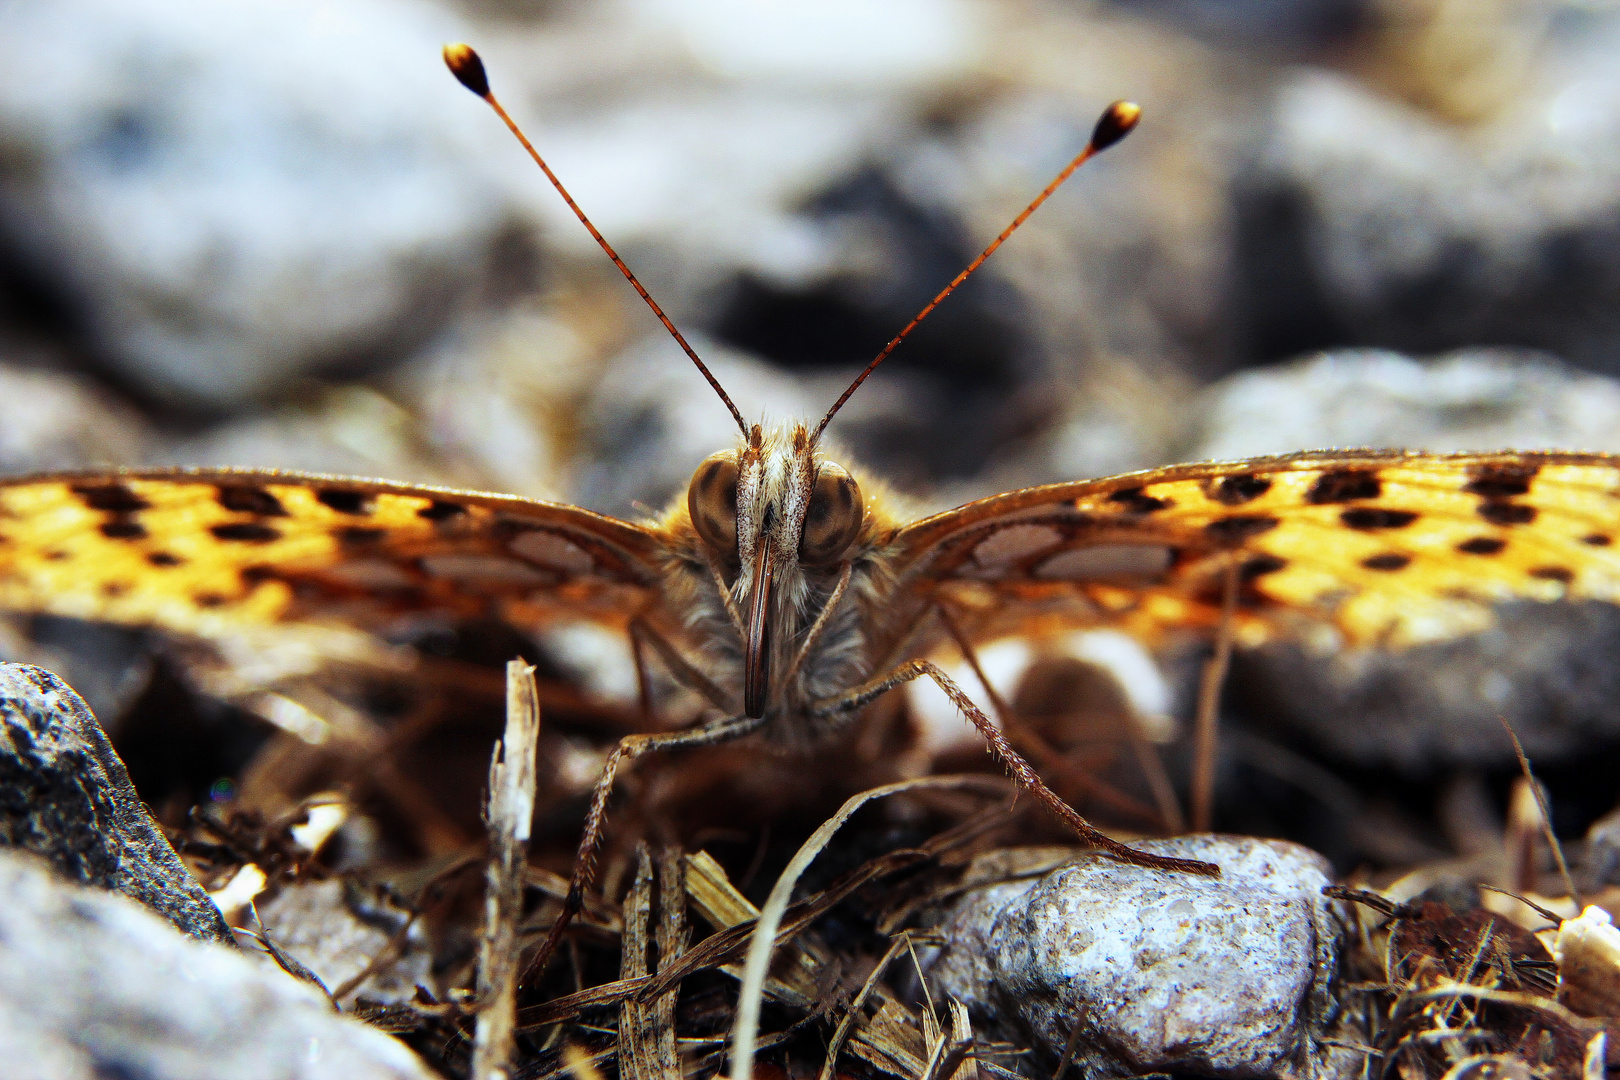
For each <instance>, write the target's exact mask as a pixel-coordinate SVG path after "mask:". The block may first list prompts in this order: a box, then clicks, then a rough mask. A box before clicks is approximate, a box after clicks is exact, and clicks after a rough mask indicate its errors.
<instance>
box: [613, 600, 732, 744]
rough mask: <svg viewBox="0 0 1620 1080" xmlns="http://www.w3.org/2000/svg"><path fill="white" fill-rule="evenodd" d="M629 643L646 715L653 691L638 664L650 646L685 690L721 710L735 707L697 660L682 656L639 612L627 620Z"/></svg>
mask: <svg viewBox="0 0 1620 1080" xmlns="http://www.w3.org/2000/svg"><path fill="white" fill-rule="evenodd" d="M630 646H631V650H632V652H633V653H634V654H635V657H636V677H637V679H638V680H640V681H641V691H642V695H643V700H644V702H645V708H646V710H647V715H648V717H649V718H651V716H652V695H651V690H650V688H649V687H648V686H647V683H646V680H645V676H644V675H643V673H642V668H641V656H642V649H643V648H644V647H649V646H650V647H651V648H652V651H653V652H655V653H657V654H658V659H660V660H662V661H663V662H664V667H665V668H666V669H667V670H668V671H669V673H670V675H672V676H673V677H674V679H675V681H676V682H678V683H680V684H681V685H682V686H684V687H686V688H687V689H688V690H694V691H696V692H697V693H699V694H702V695H703V697H704V700H706V701H707V702H708V703H709V704H710V705H713V706H714V707H715V708H717V709H720V710H721V711H723V712H730V711H731V710H732V709H733V708H735V707H736V702H735V701H733V700H732V699H731V696H730V695H729V694H727V693H726V692H725V691H724V690H722V689H720V687H719V686H717V685H716V684H715V682H714V680H713V679H711V678H709V677H708V676H707V675H705V674H704V673H703V672H702V671H701V670H700V669H699V668H698V667H697V665H696V664H693V663H692V662H691V661H690V660H688V659H687V658H686V657H684V656H682V655H681V653H680V650H679V649H677V648H675V645H674V644H673V643H672V642H671V641H670V640H669V639H668V638H666V637H665V636H664V635H663V634H660V633H659V632H658V631H657V630H656V629H655V628H654V627H653V625H652V624H651V623H650V622H648V621H647V620H646V619H643V618H642V617H641V616H639V615H638V616H636V617H635V618H634V619H631V620H630Z"/></svg>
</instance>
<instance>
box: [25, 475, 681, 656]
mask: <svg viewBox="0 0 1620 1080" xmlns="http://www.w3.org/2000/svg"><path fill="white" fill-rule="evenodd" d="M659 550H660V548H659V544H658V540H657V537H656V535H655V534H654V533H653V532H652V531H651V530H649V529H646V528H643V527H641V526H638V525H633V524H629V523H626V522H623V521H618V520H615V519H613V518H608V517H603V516H601V515H598V514H593V513H590V512H589V511H586V510H581V509H578V508H576V507H570V506H562V505H557V504H554V503H545V502H539V501H535V500H527V499H517V498H503V497H500V496H496V495H486V494H478V493H473V492H464V491H454V490H450V489H441V488H430V487H418V486H410V485H400V484H388V483H382V482H378V481H368V480H354V479H347V478H341V477H330V476H318V475H308V474H299V473H284V472H274V471H263V470H207V471H202V470H160V471H149V472H135V471H129V472H100V473H86V474H69V475H54V476H36V477H21V478H15V479H8V480H4V481H0V608H3V609H6V610H10V611H16V612H25V613H44V614H54V615H63V616H71V617H77V618H84V619H93V620H97V621H104V622H117V623H126V624H131V625H143V626H155V627H159V628H162V629H165V630H170V631H175V632H179V633H183V634H188V635H195V636H202V637H214V636H217V635H220V634H226V633H232V632H241V631H244V630H252V629H253V628H255V627H261V628H262V627H272V626H278V625H289V624H322V623H325V624H329V625H332V626H338V625H341V626H344V627H359V628H364V629H368V630H376V629H381V628H384V627H386V626H387V625H388V624H389V623H390V621H391V620H395V619H398V618H401V617H404V616H407V615H419V614H421V613H425V612H442V613H444V614H447V615H451V616H461V617H477V616H491V615H492V616H495V617H499V618H504V619H507V620H508V621H511V622H513V623H514V624H515V625H521V626H533V625H540V624H544V623H545V622H546V621H547V620H548V619H553V618H561V617H564V616H566V617H568V618H571V619H589V620H595V621H599V622H606V623H612V624H616V625H621V626H622V625H623V624H624V623H625V622H626V621H627V620H628V618H629V617H630V616H631V615H632V614H634V613H635V612H636V611H637V610H639V609H640V608H641V607H643V606H645V605H646V603H647V602H648V600H649V598H650V596H651V593H652V586H653V584H654V582H655V581H656V566H657V559H658V554H659Z"/></svg>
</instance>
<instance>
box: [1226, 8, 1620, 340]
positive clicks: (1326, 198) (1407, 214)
mask: <svg viewBox="0 0 1620 1080" xmlns="http://www.w3.org/2000/svg"><path fill="white" fill-rule="evenodd" d="M1485 18H1488V17H1485V16H1482V20H1483V19H1485ZM1612 34H1613V30H1612V29H1608V30H1599V29H1597V28H1594V30H1593V31H1592V33H1591V41H1590V43H1589V44H1588V46H1587V48H1586V49H1585V50H1584V52H1585V55H1572V56H1565V57H1561V58H1559V59H1560V60H1561V62H1555V63H1552V64H1549V65H1548V70H1547V71H1545V72H1542V73H1541V76H1540V77H1539V79H1534V80H1532V82H1531V84H1530V85H1526V86H1524V87H1522V88H1520V89H1518V90H1517V91H1514V90H1509V91H1508V92H1507V94H1506V95H1505V96H1506V99H1507V100H1506V102H1505V103H1504V104H1503V106H1502V107H1501V108H1500V109H1499V110H1495V111H1493V112H1491V113H1490V114H1487V115H1483V116H1479V117H1475V118H1472V119H1473V122H1472V123H1466V124H1459V123H1457V122H1456V119H1457V118H1455V117H1446V116H1443V115H1436V114H1435V113H1434V112H1432V111H1428V110H1425V109H1422V108H1417V107H1414V106H1413V105H1411V104H1407V103H1404V102H1401V101H1398V100H1393V99H1392V97H1390V96H1388V95H1385V94H1380V93H1379V92H1378V90H1377V89H1376V88H1374V87H1370V86H1367V85H1365V84H1362V83H1356V82H1353V81H1351V80H1349V79H1347V78H1344V77H1342V76H1339V75H1334V74H1328V73H1325V72H1321V71H1317V72H1302V73H1299V74H1297V75H1295V76H1293V77H1292V78H1291V79H1290V80H1289V81H1287V82H1286V83H1285V85H1284V87H1283V88H1282V90H1281V91H1280V92H1279V94H1278V96H1277V99H1276V104H1275V118H1276V119H1275V128H1274V130H1273V132H1272V134H1271V136H1270V139H1269V142H1268V145H1267V146H1266V148H1265V150H1264V152H1263V154H1262V158H1261V163H1260V165H1259V166H1258V168H1257V169H1256V171H1255V174H1254V175H1253V176H1251V177H1250V178H1249V180H1248V181H1247V182H1248V183H1249V184H1250V185H1252V186H1253V187H1254V188H1256V189H1258V193H1256V194H1255V195H1254V196H1253V198H1252V205H1251V207H1250V210H1249V212H1248V214H1247V215H1246V216H1247V224H1246V225H1245V226H1244V231H1245V244H1246V246H1247V247H1248V249H1249V254H1248V259H1249V262H1250V263H1251V268H1252V272H1253V273H1254V275H1255V280H1254V281H1253V282H1252V285H1251V288H1252V292H1253V294H1254V300H1255V310H1254V312H1253V313H1252V315H1253V318H1254V319H1255V323H1256V325H1257V327H1258V328H1259V329H1258V331H1257V337H1258V338H1260V339H1261V340H1260V344H1261V348H1262V351H1263V352H1269V353H1270V354H1271V355H1286V354H1287V353H1288V352H1292V351H1297V350H1298V349H1301V348H1306V347H1311V346H1317V345H1321V344H1325V343H1326V342H1327V341H1329V340H1331V341H1339V342H1363V343H1367V344H1379V345H1389V346H1394V347H1398V348H1405V349H1416V350H1433V349H1443V348H1451V347H1455V346H1458V345H1465V344H1517V345H1530V346H1537V347H1540V348H1546V349H1552V350H1554V351H1556V352H1558V353H1560V354H1561V355H1564V356H1566V357H1568V358H1569V359H1571V360H1573V361H1576V362H1578V363H1581V364H1583V365H1587V366H1591V367H1595V368H1598V369H1600V370H1605V371H1614V370H1616V363H1615V356H1616V351H1615V346H1616V344H1617V343H1620V316H1617V313H1616V309H1615V306H1614V304H1613V303H1612V297H1613V292H1614V288H1615V282H1616V281H1617V280H1620V255H1617V254H1616V253H1617V252H1620V245H1617V244H1616V243H1615V240H1616V233H1617V230H1620V155H1617V154H1616V153H1615V150H1614V147H1615V146H1616V145H1617V143H1616V135H1617V133H1620V81H1617V80H1616V78H1615V77H1614V72H1613V65H1612V62H1611V59H1610V58H1611V57H1612V54H1613V43H1612V42H1613V37H1612ZM1605 41H1606V42H1607V44H1606V45H1605V44H1604V43H1605ZM1511 47H1512V45H1511V44H1510V43H1509V42H1506V41H1504V42H1501V43H1500V44H1499V46H1497V51H1499V52H1505V51H1507V50H1508V49H1510V48H1511ZM1486 48H1487V49H1489V48H1490V47H1489V46H1486Z"/></svg>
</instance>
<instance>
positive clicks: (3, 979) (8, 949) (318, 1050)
mask: <svg viewBox="0 0 1620 1080" xmlns="http://www.w3.org/2000/svg"><path fill="white" fill-rule="evenodd" d="M0 1061H3V1062H4V1063H5V1064H4V1072H5V1075H6V1076H7V1077H8V1080H35V1078H38V1080H46V1078H49V1080H90V1078H91V1077H100V1076H140V1077H147V1078H150V1080H272V1078H274V1080H294V1078H297V1080H322V1078H326V1077H331V1078H334V1080H336V1078H338V1077H342V1078H344V1080H361V1078H365V1080H373V1078H375V1080H429V1078H430V1077H431V1076H432V1073H431V1072H430V1070H428V1069H427V1068H426V1067H425V1066H423V1065H422V1063H421V1062H420V1061H419V1060H418V1059H417V1057H416V1055H414V1054H412V1053H411V1052H410V1051H409V1050H407V1049H406V1048H405V1047H404V1046H403V1045H401V1044H400V1043H398V1042H396V1041H394V1040H393V1039H391V1038H389V1037H388V1036H387V1035H384V1034H383V1033H381V1032H379V1031H376V1030H373V1029H371V1028H368V1027H367V1026H365V1025H364V1024H361V1023H358V1022H356V1021H353V1020H349V1019H345V1018H344V1017H342V1016H339V1015H337V1014H336V1013H334V1012H333V1011H332V1006H331V1004H330V1003H329V1002H328V1001H327V1000H326V998H325V997H324V996H322V995H321V993H320V992H319V991H318V990H316V989H315V988H313V987H311V986H309V985H307V984H305V983H300V982H297V981H295V980H294V979H292V978H291V977H290V976H288V975H286V974H284V973H283V972H281V971H280V970H278V969H276V968H274V967H271V966H269V965H267V964H261V963H257V962H255V961H254V960H252V959H251V958H249V957H247V956H245V955H243V954H242V953H240V952H237V951H236V950H234V949H230V948H226V947H224V946H220V945H205V944H201V943H199V942H196V941H193V940H191V939H189V938H187V937H184V936H183V935H181V934H180V933H179V932H178V931H176V930H174V929H173V928H172V927H170V926H169V925H168V924H167V923H165V922H163V921H162V920H161V919H159V918H158V917H157V916H156V915H154V914H152V913H151V912H149V911H147V910H146V909H145V908H143V907H141V906H140V905H139V904H137V903H135V902H134V901H132V900H127V899H124V898H123V897H120V896H116V895H114V894H112V893H107V892H101V891H100V890H95V889H83V888H79V887H76V886H73V885H69V884H67V883H65V882H63V881H61V880H60V879H58V878H56V877H53V876H52V875H51V873H50V872H49V871H48V870H47V869H46V868H45V865H44V864H43V863H41V862H39V861H38V860H35V859H33V858H32V857H30V856H26V855H17V854H14V853H11V852H9V851H0Z"/></svg>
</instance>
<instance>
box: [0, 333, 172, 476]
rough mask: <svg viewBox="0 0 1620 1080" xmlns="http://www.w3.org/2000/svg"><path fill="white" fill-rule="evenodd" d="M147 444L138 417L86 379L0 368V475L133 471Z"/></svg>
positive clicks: (12, 366) (145, 431)
mask: <svg viewBox="0 0 1620 1080" xmlns="http://www.w3.org/2000/svg"><path fill="white" fill-rule="evenodd" d="M8 359H9V358H8ZM151 440H152V433H151V431H150V430H149V429H148V428H147V426H146V424H145V422H144V421H143V420H142V419H141V417H140V416H139V414H137V413H136V412H135V411H134V410H133V409H131V408H129V407H128V406H127V405H124V404H122V403H120V402H117V401H115V400H114V399H113V398H112V395H110V394H108V393H107V392H106V391H105V390H103V389H102V388H100V387H97V386H95V385H94V384H93V383H92V382H91V381H90V380H89V379H87V378H84V377H83V376H74V375H69V374H66V373H64V372H60V371H51V370H47V369H44V368H38V367H26V366H23V365H20V364H14V363H0V473H17V472H42V471H44V470H47V469H83V468H90V467H94V466H106V465H132V464H135V463H136V462H138V461H140V460H141V458H142V457H144V456H145V454H146V453H147V450H148V448H149V446H150V444H151Z"/></svg>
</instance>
